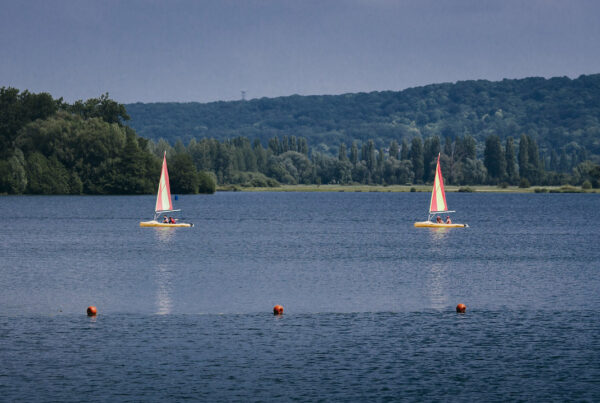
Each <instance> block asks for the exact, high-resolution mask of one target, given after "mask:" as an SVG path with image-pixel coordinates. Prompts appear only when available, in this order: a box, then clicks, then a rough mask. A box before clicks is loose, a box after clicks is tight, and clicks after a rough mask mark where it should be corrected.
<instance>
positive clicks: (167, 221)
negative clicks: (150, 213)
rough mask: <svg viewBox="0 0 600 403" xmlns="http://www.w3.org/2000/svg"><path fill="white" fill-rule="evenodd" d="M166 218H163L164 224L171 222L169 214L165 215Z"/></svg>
mask: <svg viewBox="0 0 600 403" xmlns="http://www.w3.org/2000/svg"><path fill="white" fill-rule="evenodd" d="M164 217H165V218H164V219H163V223H164V224H168V223H169V219H168V218H167V216H164Z"/></svg>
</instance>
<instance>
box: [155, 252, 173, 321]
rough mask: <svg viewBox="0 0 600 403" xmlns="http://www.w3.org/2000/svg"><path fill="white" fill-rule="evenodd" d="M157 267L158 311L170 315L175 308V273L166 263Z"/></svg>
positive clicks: (159, 313)
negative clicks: (173, 281)
mask: <svg viewBox="0 0 600 403" xmlns="http://www.w3.org/2000/svg"><path fill="white" fill-rule="evenodd" d="M157 269H158V272H157V278H156V282H157V286H158V287H157V291H156V313H157V314H158V315H168V314H170V313H171V311H172V310H173V300H172V299H171V293H172V291H173V284H172V278H173V273H172V272H171V269H169V267H168V266H167V265H166V264H159V265H158V267H157Z"/></svg>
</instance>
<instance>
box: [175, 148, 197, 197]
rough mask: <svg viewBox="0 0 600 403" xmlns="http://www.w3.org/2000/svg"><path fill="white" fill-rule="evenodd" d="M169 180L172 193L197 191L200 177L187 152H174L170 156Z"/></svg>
mask: <svg viewBox="0 0 600 403" xmlns="http://www.w3.org/2000/svg"><path fill="white" fill-rule="evenodd" d="M169 182H170V184H171V191H172V192H173V193H184V194H187V193H192V194H194V193H198V189H199V186H200V177H199V175H198V171H197V170H196V166H195V165H194V162H193V161H192V157H190V155H189V154H187V153H182V154H175V155H174V156H173V157H172V158H171V162H170V164H169Z"/></svg>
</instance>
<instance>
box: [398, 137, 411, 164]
mask: <svg viewBox="0 0 600 403" xmlns="http://www.w3.org/2000/svg"><path fill="white" fill-rule="evenodd" d="M409 158H410V150H409V149H408V143H407V142H406V139H404V138H403V139H402V150H401V152H400V159H401V160H403V161H405V160H408V159H409Z"/></svg>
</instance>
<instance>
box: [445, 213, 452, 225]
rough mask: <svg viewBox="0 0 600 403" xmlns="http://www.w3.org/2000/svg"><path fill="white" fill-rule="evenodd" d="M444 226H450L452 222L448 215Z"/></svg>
mask: <svg viewBox="0 0 600 403" xmlns="http://www.w3.org/2000/svg"><path fill="white" fill-rule="evenodd" d="M446 224H452V220H451V219H450V216H449V215H447V216H446Z"/></svg>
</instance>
